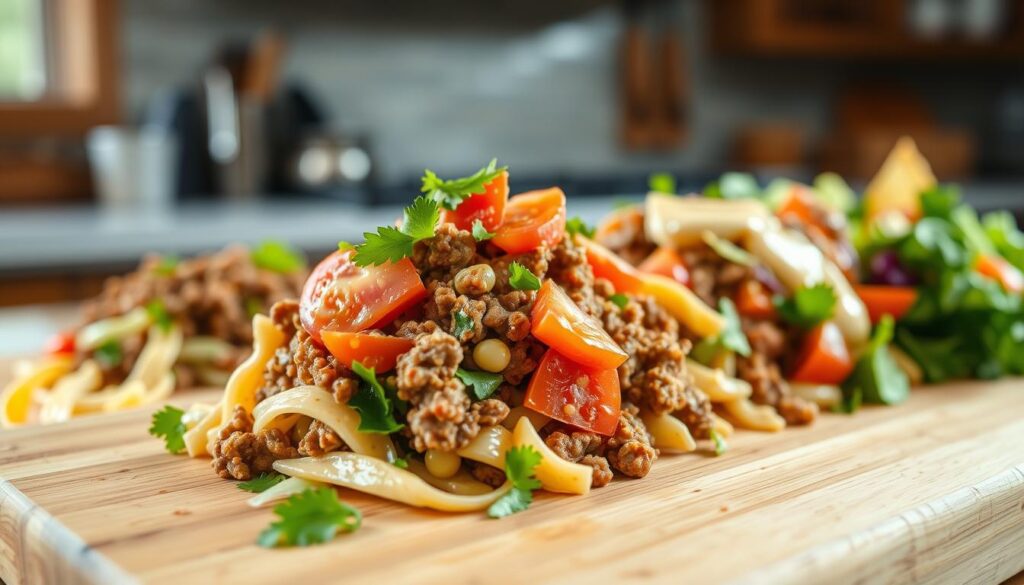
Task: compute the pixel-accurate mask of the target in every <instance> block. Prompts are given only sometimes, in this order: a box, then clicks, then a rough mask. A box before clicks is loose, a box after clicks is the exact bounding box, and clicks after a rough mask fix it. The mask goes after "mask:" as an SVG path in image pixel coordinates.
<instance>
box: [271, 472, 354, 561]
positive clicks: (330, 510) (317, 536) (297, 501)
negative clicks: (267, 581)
mask: <svg viewBox="0 0 1024 585" xmlns="http://www.w3.org/2000/svg"><path fill="white" fill-rule="evenodd" d="M274 514H276V515H277V517H278V518H279V520H278V521H277V522H274V523H272V524H271V525H270V526H269V527H267V528H266V529H265V530H264V531H263V532H261V533H260V536H259V539H258V540H257V542H258V543H259V545H260V546H262V547H266V548H273V547H277V546H309V545H311V544H320V543H323V542H327V541H329V540H332V539H333V538H334V537H335V535H337V534H338V531H339V530H340V531H342V532H354V531H355V530H357V529H358V528H359V526H360V524H362V520H363V516H362V514H360V513H359V510H357V509H355V508H353V507H352V506H349V505H347V504H344V503H342V502H341V500H339V499H338V492H336V491H334V488H331V487H321V488H317V489H307V490H305V491H303V492H301V493H298V494H295V495H293V496H291V497H290V498H288V499H287V500H285V501H284V502H282V503H280V504H278V505H277V506H274Z"/></svg>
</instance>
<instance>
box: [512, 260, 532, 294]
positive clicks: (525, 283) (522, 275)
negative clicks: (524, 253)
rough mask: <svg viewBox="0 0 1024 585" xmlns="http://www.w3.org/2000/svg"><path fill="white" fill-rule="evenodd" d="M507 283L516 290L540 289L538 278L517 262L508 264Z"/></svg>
mask: <svg viewBox="0 0 1024 585" xmlns="http://www.w3.org/2000/svg"><path fill="white" fill-rule="evenodd" d="M508 284H509V285H510V286H511V287H512V288H514V289H516V290H540V279H539V278H537V275H536V274H534V273H532V272H530V270H529V269H528V268H526V267H525V266H523V265H522V264H520V263H518V262H513V263H511V264H509V265H508Z"/></svg>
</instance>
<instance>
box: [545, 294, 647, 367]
mask: <svg viewBox="0 0 1024 585" xmlns="http://www.w3.org/2000/svg"><path fill="white" fill-rule="evenodd" d="M530 323H531V329H530V332H531V333H533V336H534V337H536V338H537V339H539V340H541V341H543V342H544V343H546V344H547V345H548V346H550V347H552V348H554V349H556V350H558V352H559V353H561V354H562V355H564V356H566V357H567V358H569V359H571V360H573V361H574V362H577V363H579V364H582V365H584V366H587V367H591V368H598V369H615V368H617V367H619V366H621V365H622V364H623V362H625V361H626V360H627V359H629V356H628V355H627V354H626V352H624V351H622V348H620V347H619V345H618V344H617V343H615V341H614V340H613V339H612V338H611V336H610V335H608V332H607V331H605V330H604V327H602V326H601V324H600V323H598V322H597V320H596V319H594V318H593V317H591V316H590V315H587V314H586V313H584V312H583V311H582V310H580V308H579V307H578V306H576V303H574V302H573V301H572V299H570V298H569V296H568V295H566V294H565V291H563V290H562V288H561V287H560V286H558V285H557V284H555V281H553V280H546V281H544V284H543V285H542V286H541V288H540V292H539V293H537V301H536V302H535V303H534V305H533V313H532V315H531V317H530Z"/></svg>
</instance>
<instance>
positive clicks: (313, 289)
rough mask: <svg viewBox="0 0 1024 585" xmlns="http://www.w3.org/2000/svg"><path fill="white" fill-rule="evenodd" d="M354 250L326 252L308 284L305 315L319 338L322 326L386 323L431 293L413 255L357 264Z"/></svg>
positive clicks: (345, 328)
mask: <svg viewBox="0 0 1024 585" xmlns="http://www.w3.org/2000/svg"><path fill="white" fill-rule="evenodd" d="M354 254H355V252H354V251H352V250H345V251H340V250H339V251H337V252H334V253H333V254H331V255H330V256H328V257H327V258H324V260H323V261H322V262H320V264H319V265H317V267H316V268H315V269H314V270H313V273H312V274H311V275H310V276H309V280H307V281H306V285H305V286H304V287H303V288H302V300H301V302H300V303H299V318H300V319H301V320H302V326H303V327H304V328H305V329H306V331H307V332H308V333H309V334H310V336H312V337H313V339H315V340H316V341H318V342H319V341H320V331H321V330H327V331H364V330H366V329H369V328H371V327H382V326H384V325H387V324H388V323H390V322H391V320H393V319H394V318H395V317H396V316H398V314H399V313H401V312H402V311H403V310H405V309H408V308H409V307H410V306H411V305H413V304H415V303H416V302H417V301H419V300H421V299H422V298H423V297H425V296H427V289H426V288H425V287H424V286H423V281H421V280H420V276H419V274H418V273H417V272H416V267H415V266H413V264H412V261H411V260H409V259H408V258H403V259H401V260H400V261H398V262H394V263H392V262H389V263H387V264H383V265H381V266H366V267H362V266H357V265H356V264H355V263H354V262H353V261H352V256H353V255H354Z"/></svg>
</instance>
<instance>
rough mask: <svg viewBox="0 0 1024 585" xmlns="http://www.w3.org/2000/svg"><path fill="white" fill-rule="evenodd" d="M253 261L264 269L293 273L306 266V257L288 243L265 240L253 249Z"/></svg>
mask: <svg viewBox="0 0 1024 585" xmlns="http://www.w3.org/2000/svg"><path fill="white" fill-rule="evenodd" d="M251 257H252V263H253V264H255V265H256V266H258V267H260V268H263V269H264V270H270V271H272V272H280V273H281V274H291V273H293V272H298V271H299V270H302V269H303V268H305V267H306V259H305V258H304V257H303V256H302V254H301V253H300V252H298V251H296V250H295V249H293V248H292V247H290V246H289V245H288V244H286V243H284V242H281V241H277V240H265V241H263V242H260V244H259V245H258V246H256V247H255V248H253V250H252V254H251Z"/></svg>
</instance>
